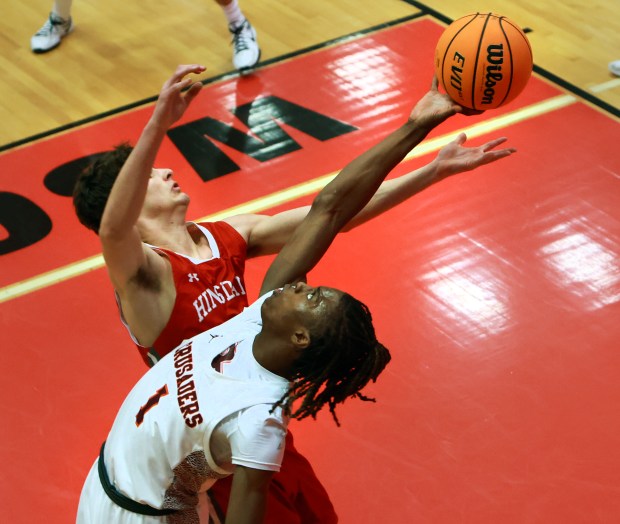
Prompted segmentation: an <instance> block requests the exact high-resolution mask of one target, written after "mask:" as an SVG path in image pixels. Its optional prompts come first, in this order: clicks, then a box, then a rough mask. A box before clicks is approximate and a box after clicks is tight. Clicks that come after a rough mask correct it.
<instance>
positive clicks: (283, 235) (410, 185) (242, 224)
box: [225, 133, 515, 257]
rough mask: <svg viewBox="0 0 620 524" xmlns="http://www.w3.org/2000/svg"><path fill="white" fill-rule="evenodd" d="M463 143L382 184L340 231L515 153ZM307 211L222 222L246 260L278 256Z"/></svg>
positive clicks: (304, 208) (462, 138) (458, 140)
mask: <svg viewBox="0 0 620 524" xmlns="http://www.w3.org/2000/svg"><path fill="white" fill-rule="evenodd" d="M466 140H467V137H466V136H465V134H464V133H461V134H460V135H459V136H458V137H457V138H456V139H455V140H453V141H452V142H450V143H449V144H447V145H445V146H444V147H443V148H442V149H441V150H440V151H439V153H438V154H437V156H436V157H435V158H434V159H433V160H432V161H431V162H429V163H428V164H426V165H425V166H423V167H421V168H419V169H416V170H415V171H411V172H409V173H406V174H404V175H401V176H400V177H397V178H393V179H391V180H386V181H384V182H383V183H382V184H381V185H380V186H379V189H378V191H377V192H376V193H375V194H374V195H373V197H372V198H371V200H370V202H368V204H366V206H365V207H364V208H363V209H362V210H361V211H360V212H359V213H358V214H357V215H355V217H353V218H352V219H351V220H350V221H349V222H348V223H347V224H346V225H345V226H344V228H343V229H342V231H349V230H351V229H353V228H355V227H357V226H359V225H361V224H363V223H365V222H367V221H368V220H370V219H372V218H374V217H376V216H378V215H380V214H382V213H385V212H386V211H388V210H390V209H392V208H393V207H395V206H397V205H398V204H400V203H402V202H404V201H405V200H407V199H409V198H411V197H412V196H413V195H416V194H417V193H419V192H421V191H422V190H424V189H426V188H427V187H429V186H431V185H433V184H436V183H437V182H439V181H441V180H443V179H445V178H447V177H449V176H452V175H455V174H458V173H463V172H465V171H471V170H473V169H476V168H478V167H480V166H483V165H485V164H489V163H491V162H495V161H496V160H499V159H501V158H505V157H507V156H509V155H510V154H511V153H514V152H515V149H513V148H504V149H495V148H497V147H498V146H499V145H501V144H503V143H504V142H505V141H506V138H497V139H494V140H491V141H489V142H487V143H485V144H483V145H481V146H477V147H465V145H464V144H465V141H466ZM401 160H402V159H401ZM308 211H310V206H302V207H298V208H295V209H289V210H287V211H283V212H281V213H278V214H276V215H273V216H268V215H236V216H232V217H229V218H226V219H225V221H226V222H228V223H229V224H231V225H232V226H233V227H234V228H235V229H237V231H239V232H240V233H241V234H242V235H243V236H244V237H245V238H246V241H247V243H248V257H255V256H260V255H269V254H275V253H278V252H279V251H280V249H282V247H283V246H284V244H285V243H286V241H287V240H288V239H289V238H290V237H291V235H292V234H293V233H294V231H295V229H297V226H299V224H301V221H302V220H303V219H304V218H305V216H306V215H307V214H308Z"/></svg>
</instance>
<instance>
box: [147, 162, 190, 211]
mask: <svg viewBox="0 0 620 524" xmlns="http://www.w3.org/2000/svg"><path fill="white" fill-rule="evenodd" d="M179 202H182V203H188V202H189V197H188V196H187V195H186V194H185V193H183V192H182V191H181V186H179V184H178V183H177V182H176V180H174V173H173V172H172V170H171V169H152V170H151V178H150V179H149V183H148V188H147V191H146V198H145V201H144V206H145V207H148V208H155V209H161V208H165V207H168V206H170V205H175V204H176V203H179Z"/></svg>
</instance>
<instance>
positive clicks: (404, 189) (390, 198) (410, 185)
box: [343, 159, 443, 231]
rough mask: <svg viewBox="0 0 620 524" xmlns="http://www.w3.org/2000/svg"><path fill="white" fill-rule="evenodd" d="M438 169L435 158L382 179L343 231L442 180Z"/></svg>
mask: <svg viewBox="0 0 620 524" xmlns="http://www.w3.org/2000/svg"><path fill="white" fill-rule="evenodd" d="M440 171H441V169H440V165H439V163H438V161H437V160H436V159H435V160H433V161H432V162H430V163H429V164H426V165H425V166H423V167H421V168H419V169H416V170H415V171H411V172H410V173H407V174H405V175H402V176H400V177H398V178H393V179H391V180H386V181H384V182H383V183H382V184H381V185H380V186H379V189H378V190H377V192H376V193H375V194H374V195H373V197H372V198H371V200H370V202H368V204H366V206H365V207H364V209H362V210H361V211H360V212H359V213H358V214H357V215H355V216H354V217H353V218H352V219H351V220H350V221H349V223H348V224H347V225H346V226H345V228H344V229H343V231H349V230H351V229H353V228H354V227H357V226H359V225H361V224H363V223H365V222H367V221H369V220H371V219H372V218H375V217H376V216H379V215H381V214H382V213H385V212H386V211H388V210H390V209H392V208H393V207H396V206H397V205H399V204H401V203H402V202H404V201H405V200H407V199H409V198H411V197H412V196H413V195H416V194H417V193H420V192H421V191H423V190H424V189H426V188H427V187H429V186H431V185H433V184H435V183H436V182H438V181H440V180H442V179H443V177H442V176H441V175H440Z"/></svg>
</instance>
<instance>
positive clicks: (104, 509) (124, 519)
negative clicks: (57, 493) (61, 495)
mask: <svg viewBox="0 0 620 524" xmlns="http://www.w3.org/2000/svg"><path fill="white" fill-rule="evenodd" d="M98 464H99V459H97V460H95V463H94V464H93V467H92V468H90V471H89V472H88V476H87V477H86V482H84V487H83V488H82V493H81V495H80V504H79V506H78V513H77V521H76V522H77V524H111V523H112V522H114V523H115V524H161V523H162V522H166V517H165V516H163V517H151V516H149V515H139V514H138V513H134V512H132V511H127V510H126V509H123V508H121V507H120V506H117V505H116V504H115V503H114V502H112V501H111V500H110V497H108V496H107V495H106V492H105V491H103V487H102V486H101V481H100V480H99V472H98V469H97V467H98Z"/></svg>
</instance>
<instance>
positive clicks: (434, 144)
mask: <svg viewBox="0 0 620 524" xmlns="http://www.w3.org/2000/svg"><path fill="white" fill-rule="evenodd" d="M575 102H577V98H576V97H574V96H572V95H559V96H556V97H553V98H550V99H548V100H544V101H543V102H538V103H536V104H532V105H530V106H527V107H523V108H521V109H518V110H516V111H513V112H511V113H507V114H505V115H502V116H499V117H497V118H491V119H489V120H486V121H484V122H481V123H479V124H474V125H472V126H469V127H466V128H463V129H460V130H458V131H455V132H453V133H449V134H447V135H442V136H440V137H437V138H434V139H432V140H428V141H425V142H423V143H421V144H420V145H418V146H417V147H416V148H415V149H414V150H413V151H412V152H411V153H409V154H408V155H407V156H406V157H405V159H404V160H403V162H406V161H408V160H411V159H413V158H416V157H419V156H422V155H426V154H428V153H432V152H434V151H438V150H439V149H441V148H442V147H443V146H445V145H446V144H448V143H449V142H451V141H452V140H454V139H455V138H456V136H457V135H458V134H459V133H463V132H464V133H466V134H467V136H468V138H475V137H478V136H481V135H485V134H488V133H491V132H493V131H497V130H500V129H503V128H505V127H507V126H510V125H513V124H516V123H518V122H522V121H524V120H528V119H531V118H534V117H537V116H540V115H543V114H546V113H549V112H551V111H556V110H558V109H562V108H563V107H567V106H569V105H571V104H574V103H575ZM337 174H338V172H334V173H330V174H328V175H324V176H322V177H319V178H315V179H313V180H309V181H307V182H304V183H302V184H299V185H296V186H292V187H290V188H288V189H285V190H283V191H278V192H276V193H272V194H271V195H267V196H264V197H261V198H258V199H256V200H251V201H249V202H246V203H245V204H241V205H239V206H235V207H232V208H229V209H226V210H224V211H220V212H218V213H215V214H212V215H209V216H206V217H203V218H199V219H197V220H196V222H208V221H215V220H221V219H222V218H224V217H229V216H232V215H238V214H241V213H259V212H261V211H264V210H266V209H270V208H272V207H275V206H277V205H280V204H284V203H286V202H290V201H292V200H295V199H297V198H299V197H302V196H306V195H310V194H312V193H316V192H318V191H319V190H320V189H321V188H322V187H323V186H325V185H326V184H327V183H328V182H329V181H330V180H332V179H333V178H334V177H335V176H336V175H337ZM103 266H104V261H103V256H102V255H101V254H99V255H95V256H93V257H89V258H85V259H83V260H80V261H78V262H73V263H71V264H67V265H66V266H62V267H59V268H57V269H53V270H51V271H48V272H46V273H42V274H40V275H37V276H35V277H31V278H28V279H26V280H22V281H21V282H16V283H14V284H9V285H8V286H5V287H3V288H0V303H2V302H7V301H8V300H12V299H14V298H17V297H20V296H22V295H26V294H28V293H32V292H34V291H37V290H39V289H43V288H45V287H49V286H52V285H54V284H58V283H60V282H63V281H65V280H69V279H71V278H75V277H77V276H79V275H82V274H84V273H87V272H89V271H93V270H95V269H99V268H101V267H103Z"/></svg>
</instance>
